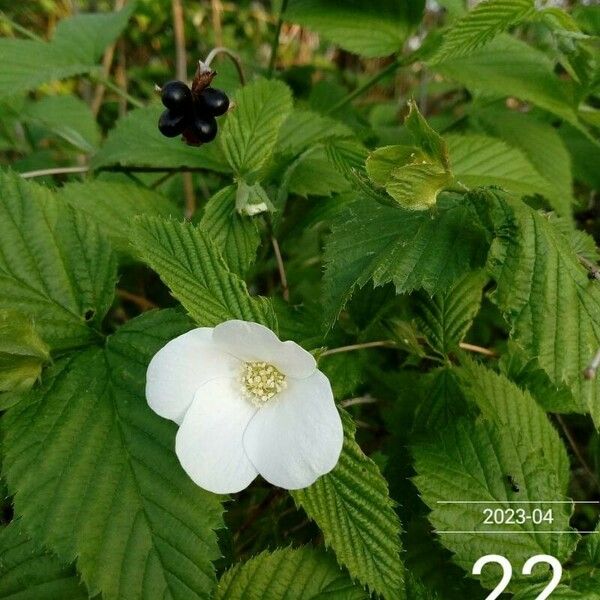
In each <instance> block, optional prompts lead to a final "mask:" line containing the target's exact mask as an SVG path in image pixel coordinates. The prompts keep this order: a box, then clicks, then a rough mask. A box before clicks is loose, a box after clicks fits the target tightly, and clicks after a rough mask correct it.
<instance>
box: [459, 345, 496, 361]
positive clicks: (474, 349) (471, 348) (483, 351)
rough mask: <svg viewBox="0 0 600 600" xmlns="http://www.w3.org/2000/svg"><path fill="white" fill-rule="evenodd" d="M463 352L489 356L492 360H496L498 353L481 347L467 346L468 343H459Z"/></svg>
mask: <svg viewBox="0 0 600 600" xmlns="http://www.w3.org/2000/svg"><path fill="white" fill-rule="evenodd" d="M458 345H459V346H460V347H461V348H462V349H463V350H468V351H469V352H475V353H477V354H483V355H484V356H490V357H492V358H498V353H497V352H496V351H494V350H490V349H489V348H483V347H482V346H476V345H475V344H469V343H468V342H460V343H459V344H458Z"/></svg>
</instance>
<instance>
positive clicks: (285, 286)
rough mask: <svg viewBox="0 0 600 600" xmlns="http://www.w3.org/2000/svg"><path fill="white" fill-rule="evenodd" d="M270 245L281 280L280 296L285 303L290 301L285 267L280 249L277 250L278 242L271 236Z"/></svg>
mask: <svg viewBox="0 0 600 600" xmlns="http://www.w3.org/2000/svg"><path fill="white" fill-rule="evenodd" d="M271 243H272V244H273V251H274V253H275V260H276V261H277V270H278V271H279V279H280V280H281V289H282V296H283V299H284V300H285V301H286V302H289V301H290V288H289V286H288V281H287V276H286V274H285V266H284V264H283V258H282V256H281V249H280V248H279V242H278V241H277V238H276V237H275V236H271Z"/></svg>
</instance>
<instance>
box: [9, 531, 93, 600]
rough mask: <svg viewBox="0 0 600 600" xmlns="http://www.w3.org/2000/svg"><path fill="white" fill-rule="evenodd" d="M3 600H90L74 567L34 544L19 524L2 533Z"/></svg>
mask: <svg viewBox="0 0 600 600" xmlns="http://www.w3.org/2000/svg"><path fill="white" fill-rule="evenodd" d="M0 598H1V599H2V600H17V599H18V600H87V598H88V594H87V590H86V589H85V587H84V586H83V585H82V584H81V583H80V581H79V577H78V576H77V573H76V572H75V569H74V568H73V567H65V566H64V565H63V564H62V563H61V562H60V561H59V560H58V559H57V558H56V557H55V556H53V555H52V554H50V553H49V552H47V551H45V550H43V549H41V548H40V547H39V546H37V545H36V544H34V543H33V542H32V541H31V539H29V537H27V535H25V534H24V533H23V532H22V531H21V528H20V523H19V522H18V521H13V522H12V523H11V524H10V525H8V526H6V527H3V528H1V529H0Z"/></svg>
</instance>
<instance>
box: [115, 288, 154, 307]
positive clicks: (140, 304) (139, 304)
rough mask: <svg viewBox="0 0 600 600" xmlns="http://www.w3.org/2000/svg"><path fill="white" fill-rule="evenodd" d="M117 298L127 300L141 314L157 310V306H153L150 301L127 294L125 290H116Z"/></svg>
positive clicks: (130, 293)
mask: <svg viewBox="0 0 600 600" xmlns="http://www.w3.org/2000/svg"><path fill="white" fill-rule="evenodd" d="M116 293H117V296H119V298H121V299H123V300H127V301H129V302H131V303H132V304H135V305H136V306H137V307H138V308H139V309H140V310H141V311H142V312H145V311H147V310H152V309H153V308H158V305H157V304H154V302H152V300H148V299H147V298H144V297H143V296H138V295H137V294H134V293H132V292H128V291H127V290H123V289H121V288H117V292H116Z"/></svg>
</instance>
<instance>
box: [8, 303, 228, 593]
mask: <svg viewBox="0 0 600 600" xmlns="http://www.w3.org/2000/svg"><path fill="white" fill-rule="evenodd" d="M189 328H190V323H189V321H188V320H187V319H186V318H185V317H183V316H182V315H180V314H178V313H177V312H175V311H160V312H152V313H146V314H145V315H144V316H142V317H139V318H137V319H134V320H132V321H129V322H128V323H127V324H126V325H124V326H123V327H121V328H120V329H119V331H118V332H117V333H116V334H114V335H113V336H111V337H110V338H109V339H108V341H107V344H106V347H105V348H92V349H89V350H85V351H82V352H80V353H77V354H71V355H70V356H67V357H65V358H63V359H60V360H58V361H56V363H55V364H54V366H53V367H51V368H50V369H49V370H48V371H47V376H46V377H45V381H44V385H43V386H42V388H41V389H40V390H38V391H35V392H30V393H29V394H28V395H27V396H25V397H24V398H23V399H22V400H21V402H19V404H17V405H16V406H15V407H13V408H11V409H10V410H9V411H8V412H7V413H6V414H5V415H4V416H3V419H2V427H3V436H4V440H3V441H4V453H5V454H4V465H3V467H4V472H5V475H6V479H7V482H8V485H9V489H10V491H11V493H13V494H14V495H15V510H16V513H17V514H18V515H20V516H21V518H22V522H23V526H24V527H25V528H26V530H27V532H28V533H29V534H30V535H31V536H32V538H33V539H34V541H35V542H37V543H39V544H43V545H44V546H47V547H49V548H51V549H52V550H53V551H55V552H56V553H57V554H58V555H59V557H60V558H61V559H62V560H64V561H66V562H70V561H73V560H75V559H76V561H77V568H78V570H79V572H80V573H81V575H82V577H83V580H84V581H85V583H86V585H87V587H88V589H89V591H90V594H91V595H95V594H97V593H99V592H101V593H102V597H103V598H105V599H106V600H117V599H119V600H120V599H121V598H124V597H126V598H129V599H131V600H134V599H144V600H150V599H157V600H158V599H164V598H168V599H172V600H179V599H182V600H184V599H185V600H187V599H189V598H209V597H210V595H211V592H212V589H213V587H214V585H215V575H214V569H213V567H212V565H211V561H213V560H215V559H217V558H218V557H219V556H220V552H219V549H218V546H217V540H216V535H215V532H214V530H215V529H217V528H220V527H222V526H223V520H222V506H221V502H220V498H219V497H218V496H216V495H214V494H210V493H208V492H205V491H204V490H202V489H201V488H199V487H197V486H196V485H195V484H194V483H193V482H192V481H191V480H190V479H189V478H188V476H187V475H186V474H185V473H184V471H183V470H182V468H181V466H180V465H179V463H178V461H177V458H176V456H175V453H174V452H173V444H174V436H175V429H176V428H175V426H174V424H173V423H171V422H169V421H167V420H165V419H161V418H160V417H158V416H157V415H156V414H154V413H153V412H152V411H151V410H150V408H149V407H148V406H147V404H146V400H145V398H144V386H145V375H146V367H147V365H148V362H149V360H150V358H151V357H152V355H153V354H154V353H155V352H156V351H157V350H158V349H159V348H161V347H162V346H163V345H164V344H165V343H166V342H168V341H169V340H171V339H172V338H174V337H176V336H177V335H180V334H182V333H184V332H185V331H187V330H188V329H189Z"/></svg>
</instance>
